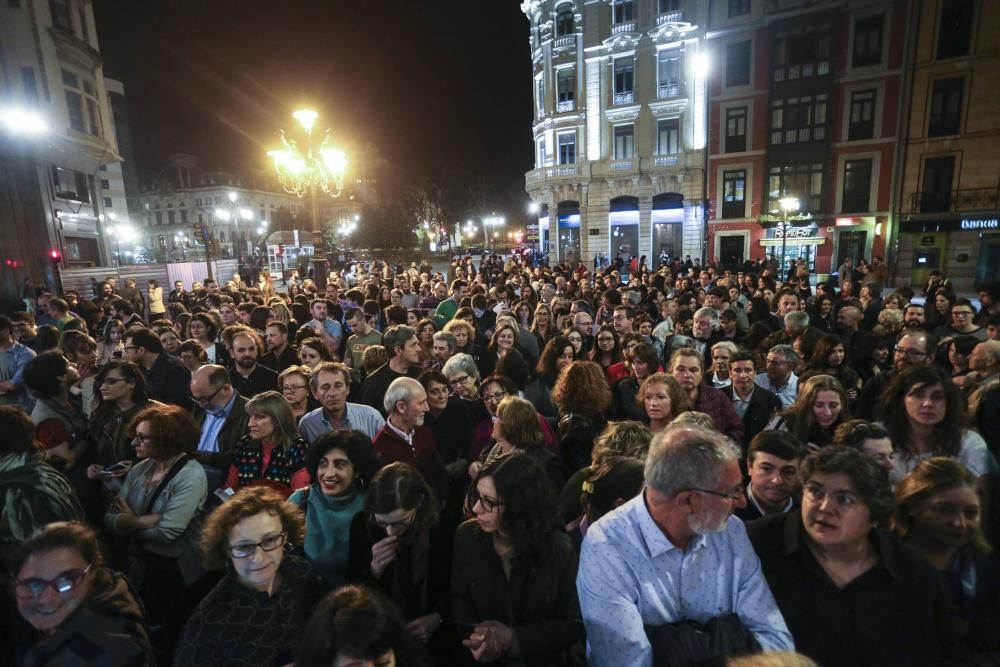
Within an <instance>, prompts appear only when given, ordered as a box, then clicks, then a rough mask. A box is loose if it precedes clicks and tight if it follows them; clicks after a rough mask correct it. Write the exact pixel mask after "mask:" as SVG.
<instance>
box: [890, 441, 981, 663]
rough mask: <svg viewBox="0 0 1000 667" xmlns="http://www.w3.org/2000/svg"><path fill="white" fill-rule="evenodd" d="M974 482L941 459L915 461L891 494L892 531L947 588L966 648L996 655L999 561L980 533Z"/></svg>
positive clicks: (975, 651) (958, 469)
mask: <svg viewBox="0 0 1000 667" xmlns="http://www.w3.org/2000/svg"><path fill="white" fill-rule="evenodd" d="M981 505H982V503H981V501H980V497H979V494H978V493H977V489H976V478H975V477H974V476H973V475H972V473H970V472H969V471H968V470H966V469H965V468H963V467H962V466H961V465H960V464H958V463H956V462H955V461H952V460H951V459H946V458H943V457H937V458H931V459H927V460H926V461H923V462H921V463H920V464H919V465H918V466H917V467H916V468H914V470H913V472H911V473H910V474H909V475H907V476H906V477H905V478H904V479H903V481H902V483H901V484H900V485H899V487H897V489H896V514H895V516H894V517H893V519H892V529H893V531H894V532H895V533H896V534H897V535H898V536H899V537H901V538H902V539H903V540H904V541H906V543H907V544H909V545H910V546H911V547H913V548H914V549H915V550H916V551H917V552H918V553H919V554H920V555H921V556H923V557H924V559H925V560H926V561H927V562H928V563H930V565H931V566H932V567H933V568H934V569H935V570H937V571H938V572H940V573H941V575H942V576H943V577H944V578H945V580H946V581H947V583H948V590H949V592H950V593H951V595H952V599H953V602H954V603H955V607H956V608H957V610H958V617H959V619H960V621H961V625H962V628H963V630H964V632H963V634H964V636H965V640H966V645H967V647H968V648H969V649H970V650H971V651H972V652H973V653H982V654H983V655H982V657H985V656H986V655H993V656H996V655H997V652H1000V559H998V558H997V557H996V556H995V555H993V554H992V553H991V549H990V545H989V544H987V542H986V540H985V539H984V537H983V533H982V530H981V529H980V516H981V513H982V507H981Z"/></svg>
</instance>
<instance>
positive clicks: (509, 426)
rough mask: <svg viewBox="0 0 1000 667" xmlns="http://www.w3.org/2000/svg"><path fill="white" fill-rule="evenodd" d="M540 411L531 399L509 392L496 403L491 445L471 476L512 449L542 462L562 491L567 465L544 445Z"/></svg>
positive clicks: (484, 452) (558, 488) (542, 465)
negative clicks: (527, 399) (529, 400)
mask: <svg viewBox="0 0 1000 667" xmlns="http://www.w3.org/2000/svg"><path fill="white" fill-rule="evenodd" d="M542 421H543V420H542V419H539V414H538V411H537V410H535V407H534V406H533V405H532V404H531V403H530V402H528V401H526V400H525V399H523V398H520V397H518V396H507V397H506V398H504V399H503V400H502V401H500V404H499V405H498V406H497V414H496V416H495V417H494V418H493V438H492V446H491V447H489V448H485V449H483V452H482V453H481V454H480V464H481V465H480V466H479V467H476V468H474V469H473V471H472V472H473V473H474V474H472V475H470V476H472V477H473V478H474V477H475V474H476V473H478V472H479V470H480V469H481V468H482V467H483V466H486V465H489V463H491V462H492V461H494V460H496V459H497V458H499V457H501V456H505V455H507V454H510V453H511V452H520V453H522V454H526V455H527V456H528V457H529V458H531V459H532V460H533V461H535V463H537V464H538V465H540V466H541V467H542V469H543V470H545V473H546V474H547V475H548V476H549V479H550V480H551V481H552V490H553V492H554V493H559V491H561V490H562V487H563V485H564V484H565V483H566V468H565V466H564V465H563V463H562V460H561V459H560V458H559V457H558V456H557V455H556V453H555V452H553V451H552V450H550V449H548V448H547V447H546V446H545V434H544V433H542V429H541V427H540V426H539V424H540V423H541V422H542Z"/></svg>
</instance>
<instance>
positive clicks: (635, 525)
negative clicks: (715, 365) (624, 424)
mask: <svg viewBox="0 0 1000 667" xmlns="http://www.w3.org/2000/svg"><path fill="white" fill-rule="evenodd" d="M695 358H697V357H695ZM739 458H740V452H739V449H738V448H737V447H736V446H735V445H734V444H733V443H731V442H730V441H729V440H728V439H727V438H725V437H723V436H721V435H720V434H718V433H715V432H711V431H705V430H701V429H697V428H691V427H676V426H675V427H672V428H669V427H668V428H667V430H666V431H664V432H663V433H661V434H658V435H657V436H656V437H655V438H654V439H653V443H652V445H651V446H650V450H649V455H648V457H647V459H646V469H645V478H646V479H645V482H646V486H645V488H644V489H643V491H642V492H641V493H640V494H639V495H638V496H636V497H635V498H633V499H631V500H629V501H628V502H626V503H625V504H624V505H622V506H621V507H619V508H618V509H616V510H613V511H611V512H610V513H608V514H606V515H605V516H604V517H603V518H602V519H601V521H599V522H598V523H596V524H594V525H592V526H591V527H590V529H589V530H588V531H587V535H586V537H585V538H584V541H583V546H582V551H581V555H580V568H579V572H578V574H577V580H576V587H577V592H578V594H579V597H580V609H581V611H582V613H583V622H584V624H585V625H586V627H587V657H588V659H589V662H590V663H591V664H595V665H631V666H636V667H651V666H652V665H653V664H655V663H659V662H663V661H665V660H666V656H661V655H656V656H654V649H653V645H652V644H651V642H650V635H649V634H648V631H647V629H650V628H652V632H654V633H655V632H656V627H657V626H664V625H667V624H675V623H680V622H682V621H696V622H698V623H705V622H707V621H709V620H710V619H711V618H713V617H719V616H725V615H728V614H737V615H738V616H739V618H740V621H741V622H742V623H743V624H744V626H745V627H746V629H747V630H749V631H750V633H751V634H752V635H753V637H754V639H756V640H757V642H758V643H759V644H760V645H761V646H762V647H763V648H764V649H765V650H771V651H774V650H779V651H780V650H791V648H792V638H791V635H790V634H789V632H788V628H787V627H786V626H785V622H784V619H783V618H782V616H781V613H780V612H779V611H778V608H777V606H776V604H775V602H774V597H773V596H772V595H771V591H770V589H769V588H768V585H767V582H766V581H765V580H764V577H763V575H762V574H761V568H760V561H759V560H758V559H757V556H756V554H755V553H754V550H753V548H752V547H751V545H750V541H749V539H748V538H747V534H746V529H745V528H744V526H743V522H742V521H740V520H739V519H737V518H735V517H733V516H732V513H733V510H734V509H735V508H741V507H743V506H744V505H745V504H746V502H747V500H746V497H745V496H744V489H743V477H742V474H741V473H740V467H739ZM706 657H721V656H706Z"/></svg>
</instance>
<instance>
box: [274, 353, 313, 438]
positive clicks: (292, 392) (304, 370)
mask: <svg viewBox="0 0 1000 667" xmlns="http://www.w3.org/2000/svg"><path fill="white" fill-rule="evenodd" d="M311 379H312V369H311V368H309V367H308V366H289V367H288V368H286V369H285V370H283V371H281V372H280V373H278V388H279V389H280V390H281V395H282V396H284V397H285V400H286V401H288V405H289V406H291V408H292V416H293V417H294V418H295V423H296V424H298V423H299V419H300V418H301V417H302V415H304V414H305V413H307V412H310V411H312V410H315V409H316V408H318V407H319V401H317V400H316V399H315V398H313V396H312V393H311V392H310V391H309V381H310V380H311Z"/></svg>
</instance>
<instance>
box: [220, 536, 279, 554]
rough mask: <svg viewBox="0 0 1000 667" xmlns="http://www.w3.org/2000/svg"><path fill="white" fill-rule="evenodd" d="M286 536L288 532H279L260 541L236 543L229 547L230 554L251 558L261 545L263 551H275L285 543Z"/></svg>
mask: <svg viewBox="0 0 1000 667" xmlns="http://www.w3.org/2000/svg"><path fill="white" fill-rule="evenodd" d="M286 537H288V533H278V534H277V535H272V536H271V537H265V538H264V539H263V540H261V541H260V542H252V543H246V544H234V545H231V546H230V547H229V555H230V556H232V557H233V558H249V557H250V556H253V555H254V553H256V551H257V547H260V549H261V551H274V550H275V549H280V548H281V547H283V546H284V545H285V538H286Z"/></svg>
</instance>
